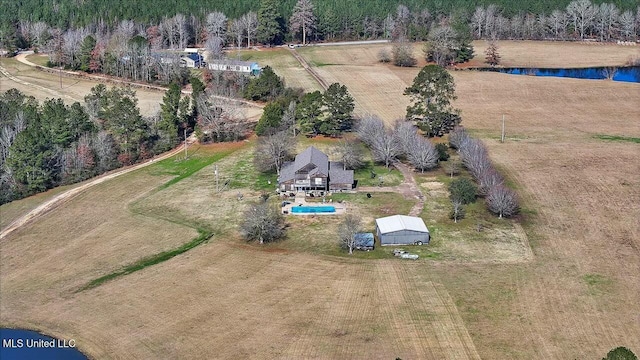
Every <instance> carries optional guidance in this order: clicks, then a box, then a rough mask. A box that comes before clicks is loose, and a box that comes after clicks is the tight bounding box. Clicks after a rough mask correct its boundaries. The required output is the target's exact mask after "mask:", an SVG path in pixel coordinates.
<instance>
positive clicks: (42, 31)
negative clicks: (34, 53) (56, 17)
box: [31, 21, 49, 48]
mask: <svg viewBox="0 0 640 360" xmlns="http://www.w3.org/2000/svg"><path fill="white" fill-rule="evenodd" d="M31 36H32V38H33V43H34V45H35V46H36V47H37V48H41V47H43V46H45V44H46V41H47V39H48V38H49V25H47V24H45V23H44V22H42V21H38V22H37V23H34V24H33V25H31Z"/></svg>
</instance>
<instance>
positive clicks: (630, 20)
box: [619, 10, 635, 40]
mask: <svg viewBox="0 0 640 360" xmlns="http://www.w3.org/2000/svg"><path fill="white" fill-rule="evenodd" d="M619 21H620V32H621V34H622V35H623V36H624V38H625V39H626V40H629V39H632V38H633V35H634V32H635V31H634V28H635V19H634V17H633V13H632V12H631V11H629V10H627V11H625V12H623V13H622V15H620V18H619Z"/></svg>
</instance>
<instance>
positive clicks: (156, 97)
mask: <svg viewBox="0 0 640 360" xmlns="http://www.w3.org/2000/svg"><path fill="white" fill-rule="evenodd" d="M0 65H2V66H3V67H5V68H6V69H7V71H9V73H10V74H12V75H13V76H15V77H16V78H18V79H20V80H22V81H24V82H26V83H28V85H25V84H22V83H18V82H15V81H13V80H11V79H9V78H7V77H5V76H3V75H2V74H0V92H5V91H7V90H9V89H11V88H16V89H18V90H20V91H21V92H23V93H25V94H26V95H30V96H33V97H35V98H36V99H38V100H45V99H51V98H54V97H55V98H57V97H60V98H62V99H63V100H64V101H65V102H66V103H69V104H70V103H72V102H74V101H78V102H83V101H84V97H85V96H86V95H87V94H89V92H90V91H91V88H92V87H94V86H96V85H97V84H99V82H98V81H91V80H85V79H79V78H75V77H66V76H61V77H60V76H57V75H56V74H52V73H48V72H43V71H39V70H37V69H35V68H33V67H31V66H28V65H25V64H22V63H20V62H18V61H16V60H14V59H2V60H0ZM60 80H62V87H61V86H60ZM33 85H36V86H33ZM40 86H41V87H43V88H46V89H49V91H44V90H43V89H41V88H39V87H40ZM134 90H135V92H136V95H137V97H138V107H139V108H140V113H141V114H142V115H145V116H150V115H155V114H156V113H157V112H158V111H160V103H161V102H162V97H163V96H164V92H162V91H156V90H146V89H142V88H134Z"/></svg>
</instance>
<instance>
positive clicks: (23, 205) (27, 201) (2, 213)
mask: <svg viewBox="0 0 640 360" xmlns="http://www.w3.org/2000/svg"><path fill="white" fill-rule="evenodd" d="M72 186H74V185H71V186H59V187H57V188H54V189H51V190H49V191H47V192H43V193H40V194H36V195H33V196H29V197H28V198H24V199H20V200H16V201H12V202H10V203H8V204H3V205H0V229H4V228H5V227H6V226H8V225H9V224H11V223H12V222H13V221H14V220H16V219H18V218H19V217H21V216H23V215H25V214H26V213H28V212H29V211H31V210H33V209H34V208H36V207H37V206H38V205H40V204H42V203H43V202H45V201H47V200H49V199H51V198H52V197H54V196H56V195H57V194H59V193H61V192H63V191H65V190H68V189H70V188H71V187H72Z"/></svg>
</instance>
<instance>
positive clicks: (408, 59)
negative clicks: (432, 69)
mask: <svg viewBox="0 0 640 360" xmlns="http://www.w3.org/2000/svg"><path fill="white" fill-rule="evenodd" d="M417 63H418V61H417V60H416V59H415V58H414V57H413V46H412V45H411V44H410V43H408V42H399V43H396V44H395V45H393V64H394V65H395V66H401V67H411V66H415V65H416V64H417Z"/></svg>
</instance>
